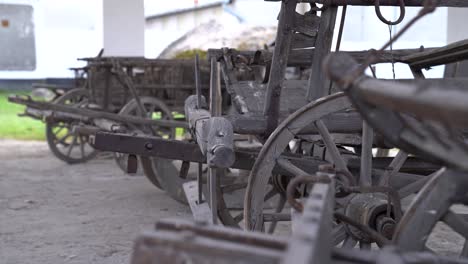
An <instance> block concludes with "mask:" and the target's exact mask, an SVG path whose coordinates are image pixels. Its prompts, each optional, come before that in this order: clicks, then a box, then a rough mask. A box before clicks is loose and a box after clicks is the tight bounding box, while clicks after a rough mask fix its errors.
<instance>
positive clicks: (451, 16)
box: [447, 7, 468, 43]
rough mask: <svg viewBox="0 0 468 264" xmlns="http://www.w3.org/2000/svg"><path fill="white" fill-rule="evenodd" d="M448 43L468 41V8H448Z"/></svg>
mask: <svg viewBox="0 0 468 264" xmlns="http://www.w3.org/2000/svg"><path fill="white" fill-rule="evenodd" d="M447 19H448V21H447V43H452V42H455V41H460V40H463V39H468V27H467V21H468V8H450V7H449V8H448V16H447Z"/></svg>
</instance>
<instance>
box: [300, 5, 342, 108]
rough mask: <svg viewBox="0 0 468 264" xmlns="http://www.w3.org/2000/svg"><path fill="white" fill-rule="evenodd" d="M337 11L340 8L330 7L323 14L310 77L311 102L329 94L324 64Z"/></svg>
mask: <svg viewBox="0 0 468 264" xmlns="http://www.w3.org/2000/svg"><path fill="white" fill-rule="evenodd" d="M337 11H338V7H336V6H329V7H328V8H327V9H326V10H325V11H323V12H322V15H321V17H320V19H321V21H320V28H319V31H318V34H317V41H316V45H315V51H314V60H313V61H312V72H311V75H310V77H309V85H308V91H307V98H308V100H309V101H312V100H315V99H318V98H320V97H323V96H325V95H327V94H328V88H329V85H328V83H329V80H328V79H327V77H326V76H325V74H324V73H323V71H322V63H323V60H324V59H325V57H326V56H327V54H329V53H330V50H331V45H332V41H333V32H334V29H335V21H336V14H337Z"/></svg>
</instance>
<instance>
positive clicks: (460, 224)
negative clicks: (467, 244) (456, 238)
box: [442, 210, 468, 238]
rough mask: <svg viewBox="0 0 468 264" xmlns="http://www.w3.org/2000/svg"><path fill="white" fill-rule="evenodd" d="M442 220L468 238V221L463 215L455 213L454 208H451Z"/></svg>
mask: <svg viewBox="0 0 468 264" xmlns="http://www.w3.org/2000/svg"><path fill="white" fill-rule="evenodd" d="M442 221H444V223H446V224H447V225H448V226H450V228H452V229H453V231H455V232H457V233H458V234H460V235H462V236H463V237H464V238H468V222H466V221H465V219H463V217H462V216H460V215H458V214H456V213H454V212H453V211H452V210H449V211H447V213H446V214H445V215H444V217H443V218H442Z"/></svg>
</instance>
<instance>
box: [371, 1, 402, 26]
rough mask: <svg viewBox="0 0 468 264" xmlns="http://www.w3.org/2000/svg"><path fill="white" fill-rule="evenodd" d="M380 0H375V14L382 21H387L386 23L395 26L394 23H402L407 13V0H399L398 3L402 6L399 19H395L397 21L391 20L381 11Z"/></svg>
mask: <svg viewBox="0 0 468 264" xmlns="http://www.w3.org/2000/svg"><path fill="white" fill-rule="evenodd" d="M380 1H381V0H374V2H375V3H374V4H375V14H376V15H377V17H378V18H379V19H380V21H382V22H383V23H385V24H387V25H389V26H394V25H398V24H400V23H401V22H402V21H403V19H404V18H405V14H406V9H405V0H399V1H398V5H399V7H400V15H399V17H398V19H397V20H395V21H389V20H387V19H386V18H385V17H384V16H383V15H382V12H380Z"/></svg>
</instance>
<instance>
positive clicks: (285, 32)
mask: <svg viewBox="0 0 468 264" xmlns="http://www.w3.org/2000/svg"><path fill="white" fill-rule="evenodd" d="M296 4H297V3H296V1H287V2H282V5H281V14H280V19H279V21H278V33H277V34H276V46H275V50H274V54H273V59H272V67H271V71H270V77H269V82H268V86H267V92H266V96H265V108H264V111H263V113H264V115H265V116H266V117H267V130H266V135H268V134H270V133H271V132H273V130H274V129H275V128H276V126H277V124H278V116H279V110H280V98H281V88H282V87H283V82H284V76H285V73H286V67H287V61H288V57H289V51H290V46H291V41H292V36H293V29H294V14H295V12H296Z"/></svg>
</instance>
